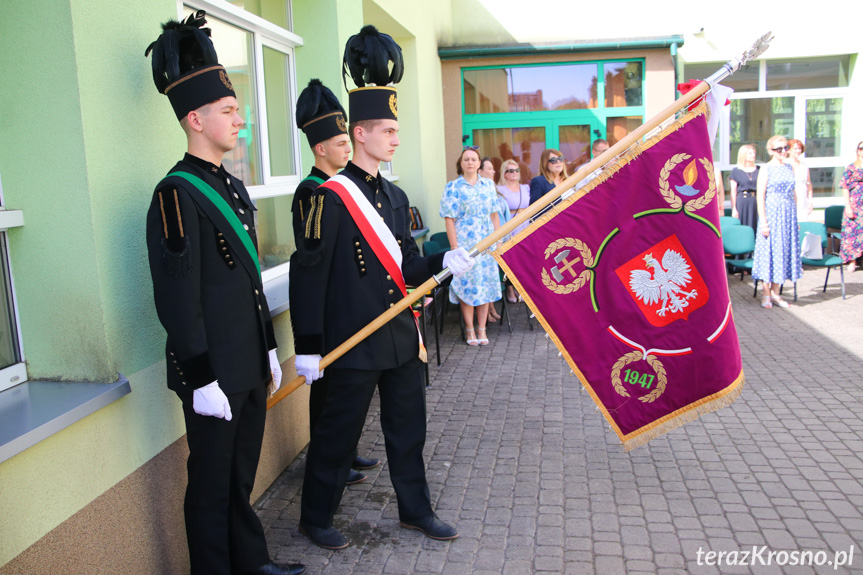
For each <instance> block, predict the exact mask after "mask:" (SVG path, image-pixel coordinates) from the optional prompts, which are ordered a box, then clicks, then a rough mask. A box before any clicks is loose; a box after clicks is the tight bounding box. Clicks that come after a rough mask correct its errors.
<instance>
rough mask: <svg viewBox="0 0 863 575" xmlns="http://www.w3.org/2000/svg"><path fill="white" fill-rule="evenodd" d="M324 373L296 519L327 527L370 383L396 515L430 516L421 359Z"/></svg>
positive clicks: (412, 518)
mask: <svg viewBox="0 0 863 575" xmlns="http://www.w3.org/2000/svg"><path fill="white" fill-rule="evenodd" d="M326 378H327V380H328V381H327V387H328V389H327V390H326V396H325V398H324V405H323V409H322V411H321V414H320V417H319V418H318V420H317V422H315V423H314V425H313V428H312V440H311V443H310V444H309V453H308V456H307V457H306V472H305V478H304V481H303V498H302V517H301V521H302V522H303V523H306V524H308V525H311V526H312V527H320V528H327V527H331V526H332V524H333V515H334V514H335V512H336V509H337V508H338V506H339V502H340V501H341V499H342V493H343V492H344V489H345V482H346V481H347V477H348V472H349V471H350V467H351V462H352V461H353V458H354V455H355V454H356V448H357V442H359V439H360V435H361V434H362V431H363V425H364V424H365V421H366V415H367V414H368V411H369V404H370V403H371V400H372V396H373V395H374V392H375V388H376V387H377V389H378V393H379V395H380V404H381V428H382V430H383V432H384V441H385V443H386V450H387V463H388V465H389V470H390V480H391V481H392V484H393V488H394V489H395V492H396V497H397V498H398V505H399V518H400V519H401V520H402V521H416V520H419V519H424V518H426V517H428V516H430V515H432V513H433V511H432V507H431V496H430V495H429V488H428V483H426V476H425V462H424V460H423V447H424V446H425V436H426V405H425V379H424V371H423V363H422V362H421V361H420V360H419V358H413V359H411V360H409V361H408V362H407V363H405V364H403V365H400V366H398V367H396V368H393V369H386V370H382V371H375V370H362V369H338V368H333V367H328V368H327V369H326ZM315 385H317V382H315V383H313V384H312V388H314V386H315Z"/></svg>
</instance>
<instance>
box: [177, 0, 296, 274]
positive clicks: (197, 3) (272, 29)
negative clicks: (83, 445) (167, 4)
mask: <svg viewBox="0 0 863 575" xmlns="http://www.w3.org/2000/svg"><path fill="white" fill-rule="evenodd" d="M286 4H287V8H288V14H287V20H288V23H289V24H290V23H291V22H292V21H293V14H291V1H290V0H286ZM184 6H185V7H188V8H192V9H195V10H206V12H207V15H210V16H212V17H213V18H217V19H219V20H222V21H225V22H227V23H228V24H231V25H233V26H236V27H238V28H241V29H243V30H245V31H247V32H250V33H251V34H252V45H253V50H254V52H253V53H254V59H253V60H254V61H253V65H254V72H255V90H256V92H257V93H256V94H255V96H256V98H257V100H256V102H257V105H258V127H259V129H258V130H257V133H256V134H254V137H255V138H257V139H258V144H259V145H258V149H259V150H260V153H261V179H262V181H263V184H261V185H258V186H248V187H247V190H248V192H249V196H250V197H251V198H252V199H253V200H261V199H265V198H274V197H279V196H288V195H292V194H293V193H294V192H295V191H296V189H297V185H299V183H300V182H301V181H302V180H303V176H302V174H303V168H302V161H301V154H300V149H301V148H300V145H301V142H300V135H299V130H297V129H296V126H295V125H294V122H295V120H294V117H295V106H296V96H297V94H298V92H297V74H296V60H295V54H294V49H295V48H296V47H298V46H302V45H303V39H302V38H301V37H300V36H298V35H296V34H294V33H293V32H291V31H289V30H286V29H284V28H282V27H280V26H277V25H275V24H273V23H272V22H269V21H268V20H265V19H263V18H261V17H260V16H256V15H255V14H252V13H250V12H247V11H246V10H243V9H242V8H238V7H237V6H234V5H233V4H231V3H229V2H227V1H226V0H179V1H178V3H177V11H178V17H179V18H183V17H184V13H183V7H184ZM265 46H266V47H267V48H271V49H273V50H277V51H279V52H281V53H283V54H285V55H286V57H287V61H288V78H289V82H290V86H289V89H290V94H291V97H290V98H289V100H290V106H291V108H290V112H289V116H290V118H289V120H290V122H291V130H290V133H291V134H292V137H293V151H294V153H293V158H292V161H293V165H294V173H295V174H296V175H294V176H272V175H270V147H269V145H268V141H269V140H268V137H267V136H268V132H267V96H266V86H265V82H266V78H265V76H264V50H263V48H264V47H265ZM289 269H290V263H288V262H285V263H283V264H280V265H278V266H275V267H272V268H270V269H267V270H263V272H262V273H261V277H262V279H263V281H264V284H265V288H266V287H267V286H266V284H267V282H270V281H273V280H276V279H279V278H281V277H282V276H285V278H283V279H286V278H287V274H288V271H289Z"/></svg>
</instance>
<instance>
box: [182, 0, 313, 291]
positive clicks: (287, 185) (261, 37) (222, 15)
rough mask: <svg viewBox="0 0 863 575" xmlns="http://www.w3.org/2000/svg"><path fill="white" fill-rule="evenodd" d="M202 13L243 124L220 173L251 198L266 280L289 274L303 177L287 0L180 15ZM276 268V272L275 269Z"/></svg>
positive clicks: (193, 4)
mask: <svg viewBox="0 0 863 575" xmlns="http://www.w3.org/2000/svg"><path fill="white" fill-rule="evenodd" d="M198 9H203V10H206V11H207V25H208V26H209V27H210V28H211V29H212V38H213V44H214V45H215V47H216V53H217V54H218V55H219V62H220V63H221V64H222V65H223V66H225V68H226V70H227V71H228V75H229V76H230V77H231V83H232V84H233V85H234V91H235V92H236V93H237V100H238V101H239V104H240V114H241V115H242V116H243V118H244V119H245V121H246V125H245V126H244V127H243V129H242V130H241V131H240V134H239V139H238V144H237V147H236V148H235V149H234V150H233V151H232V152H230V153H228V154H226V155H225V158H224V160H223V163H224V165H225V168H226V169H227V170H228V171H230V172H231V173H233V174H234V175H236V176H237V177H239V178H241V179H242V180H243V183H244V184H245V185H246V187H247V188H248V190H249V194H250V195H251V197H252V199H253V200H254V201H255V205H256V207H257V208H258V211H257V214H256V216H257V228H258V251H259V255H260V260H261V262H260V263H261V271H262V275H263V278H264V281H265V282H266V281H268V280H271V279H274V278H276V277H278V276H281V275H284V274H286V273H287V267H288V266H282V264H284V263H286V262H288V260H289V258H290V255H291V253H292V252H293V251H294V236H293V231H292V225H291V202H292V196H293V192H294V190H295V189H296V186H297V184H298V183H299V182H300V180H301V179H302V178H301V177H300V175H299V174H300V173H301V171H300V155H299V153H298V152H297V150H298V149H299V140H298V137H299V136H298V132H297V130H296V128H295V125H294V102H295V101H296V74H295V64H294V48H295V47H296V46H300V45H302V39H301V38H299V37H298V36H296V35H295V34H293V33H292V32H291V31H290V26H291V11H290V2H289V0H231V1H230V2H228V1H225V0H186V1H184V3H183V4H182V12H183V14H184V15H185V14H189V13H191V12H193V11H195V10H198ZM280 266H281V267H280Z"/></svg>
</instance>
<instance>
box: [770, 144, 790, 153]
mask: <svg viewBox="0 0 863 575" xmlns="http://www.w3.org/2000/svg"><path fill="white" fill-rule="evenodd" d="M770 149H771V150H773V151H774V152H787V151H788V150H790V149H791V146H788V145H785V146H779V147H778V148H770Z"/></svg>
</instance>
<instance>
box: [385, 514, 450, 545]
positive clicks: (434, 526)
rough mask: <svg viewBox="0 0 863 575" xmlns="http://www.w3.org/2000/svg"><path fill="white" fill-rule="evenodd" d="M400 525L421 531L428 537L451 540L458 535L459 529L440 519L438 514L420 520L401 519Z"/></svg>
mask: <svg viewBox="0 0 863 575" xmlns="http://www.w3.org/2000/svg"><path fill="white" fill-rule="evenodd" d="M399 525H401V526H402V527H404V528H406V529H416V530H417V531H421V532H422V533H423V535H425V536H426V537H429V538H430V539H437V540H438V541H449V540H450V539H455V538H457V537H458V531H456V530H455V527H452V526H451V525H447V524H446V523H444V522H443V521H441V520H440V519H438V518H437V515H429V516H428V517H426V518H425V519H420V520H419V521H400V522H399Z"/></svg>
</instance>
